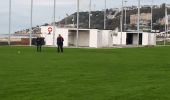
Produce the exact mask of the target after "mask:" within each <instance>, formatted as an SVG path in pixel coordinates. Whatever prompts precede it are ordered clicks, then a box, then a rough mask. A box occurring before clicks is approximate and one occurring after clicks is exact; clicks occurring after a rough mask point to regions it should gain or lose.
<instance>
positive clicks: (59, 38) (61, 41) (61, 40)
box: [57, 36, 64, 45]
mask: <svg viewBox="0 0 170 100" xmlns="http://www.w3.org/2000/svg"><path fill="white" fill-rule="evenodd" d="M63 41H64V39H63V37H62V36H59V37H57V44H58V45H63Z"/></svg>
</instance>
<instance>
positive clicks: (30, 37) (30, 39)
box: [29, 0, 33, 46]
mask: <svg viewBox="0 0 170 100" xmlns="http://www.w3.org/2000/svg"><path fill="white" fill-rule="evenodd" d="M32 14H33V0H31V16H30V34H29V35H30V36H29V41H30V43H29V44H30V46H31V45H32Z"/></svg>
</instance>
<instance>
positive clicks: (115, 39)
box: [113, 32, 126, 45]
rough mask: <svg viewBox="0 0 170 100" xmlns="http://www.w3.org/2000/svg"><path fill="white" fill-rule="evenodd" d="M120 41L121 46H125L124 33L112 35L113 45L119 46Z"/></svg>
mask: <svg viewBox="0 0 170 100" xmlns="http://www.w3.org/2000/svg"><path fill="white" fill-rule="evenodd" d="M121 36H122V39H121ZM121 40H122V45H126V32H122V34H121V32H117V33H113V45H121Z"/></svg>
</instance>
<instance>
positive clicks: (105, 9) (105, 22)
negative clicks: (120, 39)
mask: <svg viewBox="0 0 170 100" xmlns="http://www.w3.org/2000/svg"><path fill="white" fill-rule="evenodd" d="M104 4H105V8H104V29H106V0H105V2H104Z"/></svg>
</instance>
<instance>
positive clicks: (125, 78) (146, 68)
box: [0, 46, 170, 100]
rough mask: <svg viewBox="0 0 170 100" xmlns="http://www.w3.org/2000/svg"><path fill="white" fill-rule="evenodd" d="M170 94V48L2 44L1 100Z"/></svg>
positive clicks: (140, 99) (161, 99) (132, 99)
mask: <svg viewBox="0 0 170 100" xmlns="http://www.w3.org/2000/svg"><path fill="white" fill-rule="evenodd" d="M18 51H20V52H21V53H18ZM169 94H170V47H154V48H125V49H73V48H67V49H65V52H64V53H63V54H58V53H57V52H56V48H43V51H42V52H41V53H38V52H36V48H35V47H8V46H0V100H170V95H169Z"/></svg>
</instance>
